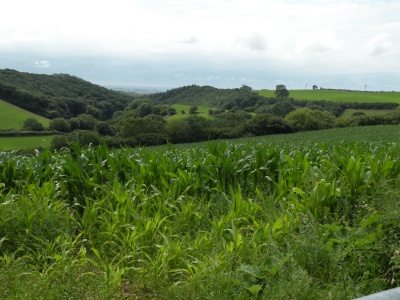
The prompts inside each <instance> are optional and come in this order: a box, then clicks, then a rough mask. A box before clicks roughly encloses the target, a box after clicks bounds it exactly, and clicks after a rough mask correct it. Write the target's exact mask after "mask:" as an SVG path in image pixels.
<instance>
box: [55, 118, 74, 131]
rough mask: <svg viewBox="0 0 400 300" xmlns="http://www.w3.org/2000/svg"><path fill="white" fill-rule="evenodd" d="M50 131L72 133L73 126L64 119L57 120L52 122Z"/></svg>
mask: <svg viewBox="0 0 400 300" xmlns="http://www.w3.org/2000/svg"><path fill="white" fill-rule="evenodd" d="M50 129H51V130H55V131H60V132H65V133H68V132H71V124H70V123H69V122H68V121H67V120H66V119H64V118H55V119H54V120H52V121H51V122H50Z"/></svg>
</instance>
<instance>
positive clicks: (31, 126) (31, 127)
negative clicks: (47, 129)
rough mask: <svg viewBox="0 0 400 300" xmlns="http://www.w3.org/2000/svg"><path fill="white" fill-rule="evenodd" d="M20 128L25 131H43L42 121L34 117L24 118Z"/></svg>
mask: <svg viewBox="0 0 400 300" xmlns="http://www.w3.org/2000/svg"><path fill="white" fill-rule="evenodd" d="M22 129H23V130H25V131H43V130H44V127H43V125H42V123H40V122H39V121H38V120H36V119H35V118H28V119H26V120H25V122H24V125H23V127H22Z"/></svg>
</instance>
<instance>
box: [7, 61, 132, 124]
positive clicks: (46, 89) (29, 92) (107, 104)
mask: <svg viewBox="0 0 400 300" xmlns="http://www.w3.org/2000/svg"><path fill="white" fill-rule="evenodd" d="M0 99H2V100H5V101H7V102H9V103H11V104H14V105H16V106H19V107H21V108H24V109H26V110H29V111H31V112H34V113H36V114H39V115H42V116H44V117H47V118H51V119H53V118H57V117H63V118H71V117H76V116H78V115H79V114H82V113H85V112H87V110H88V108H89V110H90V109H92V110H98V112H99V117H100V119H103V120H107V119H110V118H112V116H113V114H114V112H115V111H120V110H124V108H125V107H126V106H127V105H128V104H129V103H130V102H131V101H132V99H133V97H132V96H130V95H127V94H123V93H120V92H115V91H112V90H109V89H106V88H104V87H101V86H99V85H96V84H92V83H90V82H88V81H85V80H83V79H80V78H78V77H75V76H71V75H68V74H54V75H44V74H31V73H23V72H18V71H15V70H10V69H5V70H0Z"/></svg>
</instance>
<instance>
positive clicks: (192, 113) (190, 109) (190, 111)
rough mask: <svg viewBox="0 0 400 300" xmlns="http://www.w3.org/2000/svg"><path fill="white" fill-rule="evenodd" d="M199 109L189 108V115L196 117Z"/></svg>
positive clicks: (195, 107)
mask: <svg viewBox="0 0 400 300" xmlns="http://www.w3.org/2000/svg"><path fill="white" fill-rule="evenodd" d="M197 110H198V107H197V106H191V107H190V108H189V114H191V115H194V114H196V113H197Z"/></svg>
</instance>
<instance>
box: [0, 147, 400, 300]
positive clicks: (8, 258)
mask: <svg viewBox="0 0 400 300" xmlns="http://www.w3.org/2000/svg"><path fill="white" fill-rule="evenodd" d="M399 159H400V145H399V143H398V142H361V141H360V142H352V143H349V142H336V143H314V142H311V143H307V142H304V143H292V144H289V143H287V144H282V145H279V144H267V143H256V142H253V143H251V142H248V143H238V142H237V143H234V142H220V143H217V142H210V143H208V144H206V145H205V146H204V147H197V148H175V147H172V146H169V147H167V148H155V149H149V148H136V149H128V148H126V149H118V150H110V149H107V148H105V147H97V148H90V147H89V148H83V149H81V148H77V147H75V148H74V147H73V148H72V149H69V150H64V151H60V152H58V153H51V152H49V151H42V152H37V153H36V155H33V156H22V155H18V153H16V152H0V281H1V282H2V284H1V285H0V294H1V295H3V296H2V297H4V298H8V299H124V298H126V299H153V298H155V299H352V298H355V297H358V296H361V295H365V294H370V293H373V292H377V291H382V290H385V289H389V288H392V287H396V286H397V285H398V278H399V271H400V245H399V237H400V228H399V217H400V209H399V201H400V191H399V190H398V186H399V184H400V176H399V174H400V163H399Z"/></svg>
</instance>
